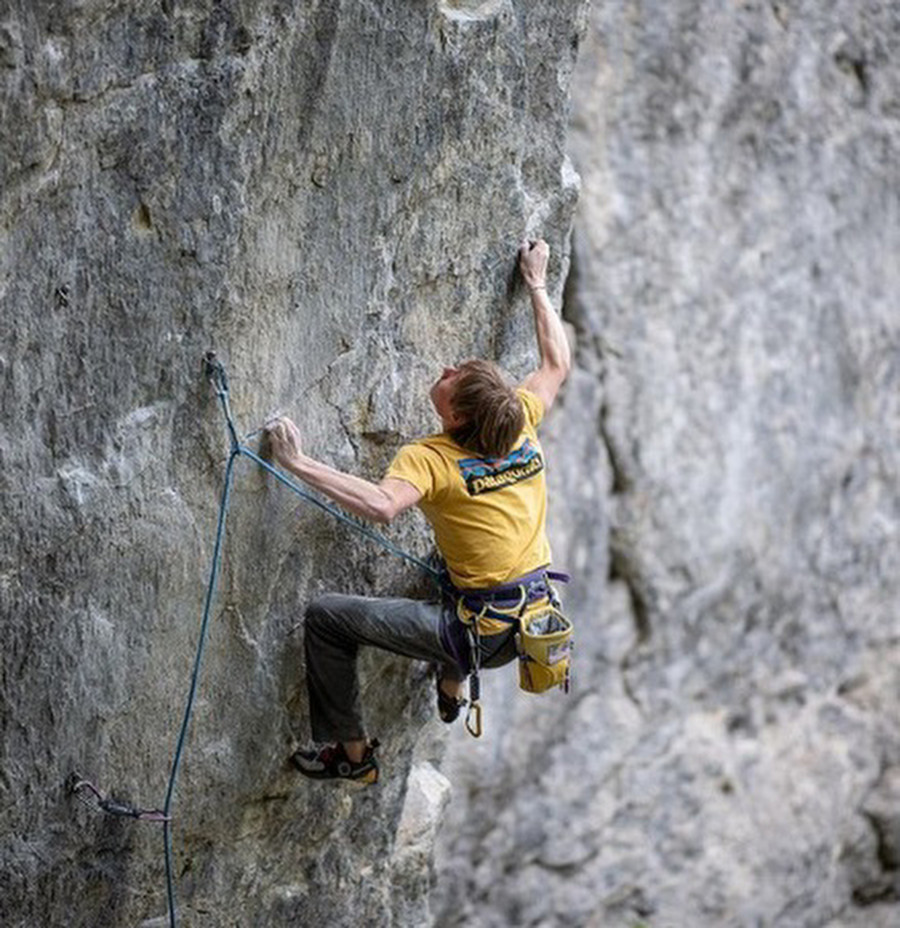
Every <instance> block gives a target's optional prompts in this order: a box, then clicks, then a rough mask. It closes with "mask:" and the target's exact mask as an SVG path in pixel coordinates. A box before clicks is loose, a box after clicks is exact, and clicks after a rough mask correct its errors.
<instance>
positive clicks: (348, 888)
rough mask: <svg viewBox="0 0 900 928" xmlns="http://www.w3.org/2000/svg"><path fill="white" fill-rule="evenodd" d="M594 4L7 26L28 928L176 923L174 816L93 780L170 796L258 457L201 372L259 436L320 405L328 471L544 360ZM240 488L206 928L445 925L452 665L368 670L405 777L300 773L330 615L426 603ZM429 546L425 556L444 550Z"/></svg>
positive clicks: (9, 766) (203, 817) (182, 867)
mask: <svg viewBox="0 0 900 928" xmlns="http://www.w3.org/2000/svg"><path fill="white" fill-rule="evenodd" d="M582 16H583V11H582V4H581V3H580V2H577V0H565V2H561V3H560V2H554V3H552V4H551V3H528V4H524V3H513V2H511V0H506V2H504V0H490V2H475V0H472V2H462V0H459V2H449V0H447V2H436V0H429V2H425V3H422V2H379V3H377V4H371V3H361V2H359V3H357V2H354V3H343V4H337V3H328V2H298V0H295V2H291V0H267V2H251V0H225V2H221V3H218V2H217V3H211V2H205V0H142V2H134V0H128V2H125V0H80V2H74V0H72V2H49V0H18V2H16V0H12V2H11V0H6V2H4V3H3V4H2V5H0V327H2V330H0V377H2V383H3V389H2V399H0V462H2V466H0V475H2V476H0V480H2V491H3V493H2V513H0V606H2V627H3V647H2V665H0V666H2V677H0V686H2V690H0V692H2V706H3V712H2V715H0V732H2V739H0V744H2V759H0V770H2V776H0V809H2V828H0V833H2V844H0V874H2V876H0V912H2V917H0V921H2V922H3V924H4V925H15V926H29V928H31V926H34V925H67V926H92V928H93V926H97V925H103V926H118V925H122V926H126V925H127V926H134V925H139V924H141V925H145V926H149V925H151V924H153V925H156V924H161V923H163V922H162V921H161V920H160V919H162V917H163V915H164V912H165V894H164V884H163V868H162V862H163V858H162V838H161V835H160V832H159V830H158V826H154V825H150V824H144V823H133V822H130V821H125V820H121V819H113V818H107V817H104V816H102V815H98V814H95V813H94V812H92V811H90V810H88V809H86V808H84V807H83V806H82V805H80V804H78V803H76V802H75V801H74V800H73V799H72V797H71V796H69V795H67V793H66V791H65V783H66V780H67V778H68V776H69V775H70V773H72V772H73V771H77V772H79V773H80V774H81V775H82V776H85V777H88V778H89V779H91V780H93V781H95V782H96V783H97V784H98V785H100V786H101V788H103V789H104V791H107V792H111V793H113V794H114V795H115V796H117V797H118V798H121V799H127V800H130V801H132V802H135V803H139V804H142V805H149V806H157V805H160V804H162V802H163V799H164V793H165V786H166V782H167V777H168V770H169V763H170V760H171V754H172V751H173V749H174V743H175V736H176V732H177V726H178V724H179V721H180V717H181V711H182V706H183V703H184V699H185V696H186V692H187V684H188V678H189V673H190V667H191V662H192V660H193V655H194V651H195V647H196V644H197V636H198V626H199V617H200V612H201V608H202V598H203V593H204V587H205V582H206V577H207V572H208V569H209V563H210V558H211V552H212V542H213V535H214V527H215V517H216V510H217V505H218V494H219V492H220V489H221V484H222V478H223V468H224V463H225V458H226V455H227V436H226V432H225V429H224V424H223V420H222V417H221V414H220V412H219V409H218V407H217V405H216V402H215V399H214V397H213V396H212V393H211V391H210V389H209V386H208V385H207V384H206V383H205V382H204V381H203V379H202V377H201V369H200V359H201V357H202V355H203V353H204V352H205V351H206V350H207V349H209V348H211V347H212V348H215V350H216V351H217V352H218V354H219V356H220V358H222V359H223V360H224V361H225V362H226V364H227V365H228V369H229V372H230V381H231V389H232V405H233V409H234V413H235V415H236V417H237V420H238V423H239V428H240V430H241V431H242V432H250V431H252V430H254V429H256V428H257V427H258V426H259V425H260V424H261V423H262V422H263V421H264V420H265V418H266V417H267V416H268V415H270V414H271V413H273V412H275V411H277V410H280V411H284V412H287V413H289V414H291V415H292V416H293V417H294V418H295V419H296V420H297V421H298V422H299V424H300V426H301V429H302V430H303V432H304V435H305V440H306V442H307V446H308V448H309V449H310V450H312V451H313V452H314V453H316V454H317V455H319V456H321V457H322V458H324V459H325V460H328V461H330V462H332V463H334V464H336V465H337V466H340V467H346V468H352V469H353V470H354V471H356V472H359V473H362V474H364V475H370V476H373V477H374V476H377V475H379V474H380V472H381V470H382V468H383V467H384V465H385V464H386V462H387V461H388V460H389V458H390V457H391V455H392V453H393V451H394V450H395V449H396V447H397V446H398V445H399V443H400V442H401V441H403V440H405V439H407V438H409V437H411V436H413V435H415V434H417V433H419V432H421V431H422V430H423V429H428V428H431V427H432V426H433V425H434V424H435V423H434V420H432V419H431V418H430V415H431V413H430V410H429V408H428V404H427V400H426V399H425V396H426V393H425V387H426V386H427V384H428V383H429V382H430V381H431V379H432V378H433V377H434V376H435V374H436V372H437V371H438V370H439V366H440V364H441V363H442V362H445V361H448V360H449V361H455V360H458V359H461V358H463V357H468V356H472V355H477V354H489V355H491V354H493V355H496V356H499V357H500V358H501V360H502V361H504V362H505V363H507V364H508V365H509V366H510V367H511V368H512V369H513V370H514V372H515V373H522V372H523V371H524V370H525V369H526V368H527V366H528V365H529V364H531V363H533V356H532V355H531V354H529V352H530V350H531V330H530V318H529V310H528V308H527V301H526V299H525V298H524V296H523V295H522V294H521V293H520V292H519V291H518V290H517V289H516V287H515V284H514V267H515V251H516V245H517V242H518V240H519V238H520V237H521V236H522V235H523V234H526V233H534V234H543V235H545V236H546V237H547V238H548V239H549V240H550V241H551V244H552V245H553V248H554V255H555V259H554V264H553V267H552V274H553V281H554V285H555V286H556V287H557V288H559V286H560V285H561V281H562V279H563V276H564V272H565V265H566V258H565V256H566V252H567V248H566V241H567V237H568V234H569V229H570V224H571V219H572V214H573V210H574V205H575V198H576V191H577V187H576V181H575V179H574V174H573V172H572V171H571V169H570V168H569V167H568V165H567V162H566V157H565V145H564V136H565V126H566V118H567V107H566V99H567V92H568V86H569V81H570V77H571V73H572V68H573V64H574V57H575V52H576V48H577V44H578V35H579V31H580V29H581V26H582V25H583V24H582V22H581V18H582ZM238 467H239V471H238V475H237V480H236V486H235V491H234V497H233V504H232V508H231V512H230V515H229V523H228V530H227V539H226V551H225V558H224V565H223V572H222V577H221V582H220V593H219V597H218V599H217V602H216V606H215V609H214V615H213V620H212V623H211V629H210V636H209V643H208V648H207V652H206V656H205V663H204V666H203V673H202V678H201V683H200V696H199V700H198V703H197V707H196V711H195V713H194V717H193V721H192V727H191V730H190V737H189V739H188V742H187V749H186V755H185V760H184V764H183V766H182V770H181V773H180V776H179V781H178V789H177V795H176V800H175V804H174V813H175V825H174V830H175V841H174V845H175V856H176V864H177V868H176V869H177V875H178V898H179V903H180V908H181V914H182V921H181V924H185V925H197V926H200V925H209V926H217V928H218V926H225V925H240V926H247V925H259V926H262V925H287V924H295V925H302V924H306V925H309V924H328V925H342V924H354V925H356V924H372V925H390V924H395V925H421V924H425V923H427V921H428V919H429V913H428V901H427V889H428V879H429V877H428V873H429V861H430V848H431V841H432V838H433V834H434V829H435V827H436V823H437V818H438V816H439V814H440V809H441V807H442V803H443V802H445V800H446V782H445V781H444V780H443V779H442V778H441V777H440V776H439V775H437V774H436V773H435V771H434V768H433V767H432V766H430V764H429V761H431V760H435V759H436V757H437V755H438V754H439V753H440V746H439V745H440V741H439V737H438V736H435V734H434V732H433V731H432V729H431V728H429V727H428V720H429V719H431V718H432V713H433V709H432V706H431V700H432V691H431V684H430V682H429V681H428V680H427V679H426V678H425V675H424V671H423V669H422V668H421V667H418V666H411V665H409V663H408V662H404V661H400V660H391V659H386V658H382V657H378V656H372V655H367V657H366V659H365V661H364V666H363V686H364V689H365V693H366V699H367V702H368V704H369V706H370V709H371V728H372V733H373V734H376V735H378V736H379V737H380V738H381V739H382V741H383V742H385V748H384V750H383V752H382V757H383V777H384V780H383V783H382V784H381V785H380V786H379V787H377V788H375V789H371V790H367V791H348V790H346V789H343V788H337V789H334V788H331V787H330V786H323V785H315V784H312V785H311V784H308V783H301V782H298V779H297V778H296V775H292V774H291V773H290V772H289V770H288V769H287V768H286V766H285V760H286V757H287V755H288V754H289V752H290V750H291V748H292V746H293V744H294V743H295V742H296V741H297V740H303V739H304V738H305V737H306V732H307V729H306V711H305V694H304V691H303V687H302V680H303V662H302V648H301V642H302V629H300V628H298V623H300V622H301V618H302V609H303V604H304V602H306V601H307V600H308V598H309V597H310V596H311V595H312V594H314V593H315V592H317V591H319V590H322V589H325V588H333V589H343V590H359V591H375V592H388V591H391V592H402V591H404V590H410V589H412V588H413V587H414V586H415V585H416V583H417V582H418V580H417V578H416V577H415V576H414V575H413V574H412V573H411V572H410V571H408V570H407V569H406V568H405V567H402V566H400V565H398V564H396V563H395V562H393V561H391V560H390V559H389V558H387V557H386V556H384V555H383V554H382V553H381V552H380V551H379V549H377V548H375V547H373V546H372V545H370V544H368V543H360V542H358V541H357V540H356V538H355V537H354V536H353V535H351V534H349V533H348V531H347V530H345V529H343V528H339V527H336V525H335V524H334V523H333V522H332V521H331V520H330V519H328V518H327V517H325V516H323V515H321V514H320V513H318V512H317V511H315V510H313V509H310V508H308V507H306V506H305V505H304V504H302V503H299V502H298V501H297V500H296V499H295V498H293V497H291V496H289V495H287V494H286V493H285V492H284V491H283V490H282V489H281V488H280V487H278V486H277V485H275V484H274V483H273V482H272V481H271V480H270V479H266V478H265V477H264V476H263V475H262V474H260V473H259V472H257V471H256V469H254V468H253V467H252V466H249V465H248V464H247V463H246V462H239V464H238ZM422 528H423V523H422V522H421V521H420V520H417V519H415V518H414V517H410V518H408V519H405V520H404V521H403V522H402V524H399V525H398V526H397V527H396V528H395V529H394V530H392V537H393V538H394V539H395V540H396V541H398V542H399V543H401V544H404V545H406V546H408V547H410V548H412V549H413V550H414V551H416V552H417V553H419V554H422V553H424V552H425V551H426V550H427V543H426V539H425V537H424V533H423V532H422ZM417 744H418V745H419V747H418V749H416V745H417ZM414 751H417V752H416V753H415V754H414ZM411 772H412V775H411V776H410V774H411ZM408 782H409V783H410V788H409V797H410V798H409V802H407V803H406V804H405V811H404V799H405V797H406V795H407V783H408Z"/></svg>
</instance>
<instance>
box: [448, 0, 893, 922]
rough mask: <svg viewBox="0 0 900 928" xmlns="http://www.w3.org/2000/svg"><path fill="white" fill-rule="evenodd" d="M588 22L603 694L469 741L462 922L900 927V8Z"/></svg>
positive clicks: (566, 511) (456, 856) (577, 435)
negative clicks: (899, 300) (899, 297)
mask: <svg viewBox="0 0 900 928" xmlns="http://www.w3.org/2000/svg"><path fill="white" fill-rule="evenodd" d="M592 15H593V20H592V26H591V29H590V32H589V39H588V40H586V42H585V43H584V46H583V48H582V53H581V55H580V58H579V71H578V73H577V76H576V82H575V89H574V97H573V120H572V136H571V144H572V148H573V153H574V160H575V162H576V166H577V168H578V170H579V172H580V173H581V175H582V182H583V190H582V198H581V203H580V212H579V216H578V219H577V221H576V234H575V239H574V247H573V264H572V267H573V274H572V276H571V278H570V282H569V285H568V288H567V299H566V315H567V317H568V319H569V320H570V321H571V323H572V324H573V325H574V326H575V328H576V330H577V336H578V339H577V342H578V360H579V365H580V371H579V372H578V374H577V376H576V378H575V379H574V381H573V382H572V384H571V386H570V388H569V390H568V393H567V395H566V397H565V399H564V404H563V409H562V411H561V413H560V415H559V418H557V420H556V421H555V422H554V425H553V427H554V429H555V430H556V432H555V434H556V435H557V436H558V439H559V441H558V442H557V443H556V444H555V445H554V446H553V449H554V450H553V453H554V454H555V456H556V457H555V459H554V458H552V457H551V460H550V464H549V470H548V472H549V473H552V475H553V477H554V481H555V483H554V490H555V506H556V508H555V512H554V540H555V543H556V554H557V558H556V559H557V561H558V562H559V564H560V565H566V564H568V565H570V566H571V567H572V568H573V569H574V570H575V571H576V573H577V582H576V583H575V584H574V585H573V589H572V591H571V593H570V596H569V610H570V612H571V613H572V615H573V617H574V618H575V619H576V621H577V624H578V626H579V631H578V651H577V658H576V675H577V676H576V680H577V686H576V691H575V695H574V696H573V697H570V698H569V699H568V700H566V699H565V698H564V697H562V696H560V697H559V698H557V699H554V698H552V697H549V698H546V699H545V698H543V697H541V698H540V699H538V700H534V699H529V698H528V697H525V696H521V697H520V698H519V699H518V700H516V701H514V702H511V703H510V702H509V701H506V702H504V696H503V694H504V693H505V692H508V689H509V687H510V686H511V685H512V682H511V681H510V680H504V681H496V682H495V683H494V685H493V687H494V688H492V690H491V692H490V693H489V694H488V697H487V699H486V702H487V706H488V708H487V712H488V717H487V725H488V728H489V735H488V738H487V739H486V742H485V743H484V744H480V745H471V744H464V743H462V742H461V739H460V742H457V741H454V743H453V746H452V750H451V761H452V763H451V764H450V765H449V767H448V768H447V769H452V770H453V773H452V774H451V780H453V781H454V782H455V781H461V782H462V783H463V784H464V789H463V794H464V795H467V797H468V807H467V808H466V809H465V810H460V809H459V808H458V805H457V804H452V805H451V817H450V821H449V822H448V824H447V826H446V827H445V829H444V832H443V835H444V837H443V846H442V858H443V860H444V864H443V866H444V867H445V868H446V870H447V876H446V879H445V880H444V882H443V884H442V887H441V891H440V902H439V908H440V911H441V917H440V919H439V923H440V924H442V925H447V926H450V925H456V924H460V925H462V924H464V923H465V924H478V925H479V926H505V925H510V924H515V925H521V926H526V925H541V926H550V925H553V926H564V925H572V926H597V928H600V926H603V928H619V926H622V928H626V926H628V928H632V926H635V925H638V924H641V925H646V926H653V928H662V926H665V928H681V926H686V925H691V926H711V928H712V926H716V928H721V926H763V925H765V926H776V925H777V926H779V928H786V926H810V928H813V926H815V928H819V926H833V928H837V926H856V925H859V926H863V925H865V926H878V925H883V926H887V925H896V924H900V902H898V900H900V857H898V846H900V832H898V814H897V800H898V796H900V794H898V777H900V725H898V722H897V719H898V700H900V617H898V604H900V491H898V486H900V479H898V478H900V473H898V448H900V400H898V397H900V312H898V305H897V293H898V289H900V222H898V216H900V67H898V64H897V62H898V60H900V58H898V53H900V18H898V15H897V12H896V8H895V7H894V5H892V4H884V3H879V2H865V3H857V2H850V0H846V2H841V0H838V2H832V3H827V4H820V3H814V2H812V0H802V2H797V3H777V2H771V3H769V2H742V3H727V4H721V3H715V2H709V0H677V2H671V3H665V4H663V3H659V4H652V3H644V4H639V3H630V2H604V0H599V2H597V3H595V4H594V7H593V14H592ZM588 432H589V433H590V434H587V433H588ZM570 451H571V452H572V453H571V454H570ZM592 525H594V527H593V528H591V527H590V526H592ZM607 577H608V579H607Z"/></svg>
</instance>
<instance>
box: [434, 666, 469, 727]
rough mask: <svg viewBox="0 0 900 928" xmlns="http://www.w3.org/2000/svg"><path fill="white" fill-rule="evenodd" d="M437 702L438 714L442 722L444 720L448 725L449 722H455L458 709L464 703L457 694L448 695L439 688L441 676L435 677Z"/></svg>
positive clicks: (457, 716)
mask: <svg viewBox="0 0 900 928" xmlns="http://www.w3.org/2000/svg"><path fill="white" fill-rule="evenodd" d="M437 704H438V715H439V716H440V717H441V721H442V722H446V723H447V724H448V725H449V724H450V723H451V722H455V721H456V720H457V719H458V718H459V710H460V709H462V707H463V706H464V705H465V704H466V700H465V699H461V698H459V697H458V696H448V695H447V694H446V693H445V692H444V690H443V689H442V688H441V678H440V676H438V678H437Z"/></svg>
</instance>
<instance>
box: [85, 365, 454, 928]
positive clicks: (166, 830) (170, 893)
mask: <svg viewBox="0 0 900 928" xmlns="http://www.w3.org/2000/svg"><path fill="white" fill-rule="evenodd" d="M204 370H205V373H206V376H207V378H208V379H209V381H210V383H211V384H212V386H213V389H214V390H215V391H216V395H217V396H218V398H219V402H220V404H221V406H222V412H223V413H224V415H225V422H226V425H227V427H228V435H229V438H230V440H231V448H230V451H229V455H228V464H227V465H226V467H225V485H224V487H223V488H222V497H221V502H220V504H219V517H218V523H217V526H216V541H215V545H214V547H213V554H212V566H211V567H210V571H209V583H208V584H207V587H206V599H205V601H204V604H203V618H202V620H201V622H200V636H199V640H198V642H197V651H196V654H195V656H194V667H193V671H192V672H191V684H190V688H189V689H188V696H187V701H186V703H185V707H184V714H183V715H182V719H181V728H180V729H179V731H178V740H177V742H176V744H175V753H174V755H173V757H172V768H171V771H170V773H169V784H168V787H167V788H166V800H165V803H164V805H163V807H162V809H139V808H135V807H133V806H131V805H128V804H127V803H123V802H119V801H117V800H114V799H111V798H109V797H104V796H103V795H102V794H101V793H100V791H99V790H98V789H97V788H96V787H95V786H94V785H93V784H92V783H90V782H89V781H88V780H84V779H82V778H81V777H80V776H79V775H78V774H77V773H73V774H72V775H71V777H70V780H71V784H70V786H69V789H70V791H71V792H72V793H73V794H74V795H76V796H79V797H81V796H83V795H86V794H87V793H90V794H91V795H92V796H93V799H94V801H95V802H96V804H97V808H99V809H101V810H102V811H104V812H107V813H109V814H111V815H119V816H125V817H130V818H134V819H140V820H143V821H152V822H161V823H162V826H163V844H164V850H165V861H166V896H167V899H168V908H169V925H170V928H177V907H176V900H175V873H174V870H175V867H174V859H173V857H174V855H173V853H172V802H173V800H174V798H175V783H176V780H177V779H178V769H179V767H180V765H181V760H182V757H183V755H184V746H185V742H186V740H187V733H188V728H189V726H190V722H191V715H192V714H193V711H194V702H195V700H196V696H197V689H198V687H199V683H200V668H201V666H202V664H203V651H204V648H205V645H206V639H207V637H208V630H209V619H210V615H211V613H212V605H213V601H214V599H215V593H216V585H217V583H218V579H219V569H220V566H221V562H222V547H223V542H224V538H225V520H226V518H227V516H228V507H229V504H230V502H231V488H232V481H233V479H234V465H235V462H236V461H237V459H238V458H239V457H242V456H243V457H246V458H249V459H250V460H251V461H254V462H255V463H256V464H258V465H259V466H260V467H262V468H263V469H264V470H265V471H266V472H267V473H269V474H271V475H272V476H273V477H275V479H276V480H278V482H279V483H281V484H283V485H284V486H286V487H287V488H288V489H289V490H291V491H292V492H293V493H295V494H296V495H297V496H299V497H300V498H301V499H303V500H305V501H306V502H308V503H312V504H313V505H314V506H316V507H318V508H319V509H321V510H323V511H324V512H327V513H328V514H329V515H331V516H333V517H334V518H336V519H337V520H338V521H340V522H343V523H344V524H345V525H347V526H348V527H349V528H351V529H352V530H353V531H355V532H358V533H359V534H361V535H364V536H365V537H366V538H368V539H370V540H371V541H374V542H377V543H378V544H380V545H381V546H382V547H383V548H385V549H386V550H387V551H389V552H390V553H391V554H394V555H396V556H397V557H399V558H402V559H403V560H405V561H408V562H409V563H411V564H414V565H415V566H416V567H418V568H419V569H420V570H422V571H424V572H425V573H426V574H427V575H428V576H429V577H430V578H431V579H432V580H434V582H435V583H436V584H438V586H440V585H441V583H442V577H441V574H440V572H439V571H437V570H435V568H434V567H432V566H431V565H430V564H428V563H427V562H426V561H423V560H422V559H421V558H418V557H416V556H415V555H413V554H410V553H409V552H407V551H404V550H403V549H402V548H401V547H399V545H396V544H394V542H392V541H391V540H390V539H389V538H386V537H385V536H384V535H382V534H380V533H379V532H376V531H373V530H372V529H370V528H369V527H368V526H366V525H363V524H362V523H361V522H358V521H357V520H356V519H353V518H351V517H350V516H348V515H347V514H346V513H345V512H342V511H341V510H340V509H339V508H338V507H337V506H335V505H333V504H332V503H330V502H326V501H325V500H322V499H320V498H319V497H318V496H316V495H315V494H313V493H311V492H310V491H308V490H306V489H305V488H304V487H302V486H300V485H299V484H298V483H295V482H294V481H293V480H290V479H289V478H287V477H285V476H284V474H282V473H281V472H280V471H278V470H277V469H276V468H274V467H272V465H271V464H269V462H268V461H265V460H263V459H262V458H261V457H260V456H259V455H258V454H256V453H255V452H254V451H251V450H250V449H249V448H248V447H247V446H246V445H243V444H242V443H241V441H240V440H239V439H238V433H237V429H236V428H235V425H234V417H233V416H232V414H231V405H230V403H229V401H228V377H227V375H226V373H225V368H224V366H223V365H222V363H221V361H219V360H217V358H216V356H215V354H214V353H213V352H209V353H207V355H206V359H205V365H204ZM259 431H262V430H257V431H256V432H254V433H253V435H256V434H259ZM248 437H252V436H248ZM82 801H84V800H82Z"/></svg>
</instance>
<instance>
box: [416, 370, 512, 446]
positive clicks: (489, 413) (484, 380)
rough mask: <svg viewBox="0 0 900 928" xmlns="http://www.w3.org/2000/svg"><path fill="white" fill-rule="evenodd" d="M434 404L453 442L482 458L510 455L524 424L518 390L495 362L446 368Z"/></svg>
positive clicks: (433, 392)
mask: <svg viewBox="0 0 900 928" xmlns="http://www.w3.org/2000/svg"><path fill="white" fill-rule="evenodd" d="M431 402H432V403H433V404H434V408H435V409H436V410H437V413H438V415H439V416H440V417H441V423H442V424H443V426H444V429H445V430H446V431H447V432H449V433H450V436H451V437H452V438H453V440H454V441H455V442H456V443H457V444H458V445H460V446H461V447H462V448H465V449H466V450H467V451H472V452H474V453H475V454H477V455H480V456H481V457H502V456H503V455H505V454H508V453H509V451H510V450H511V449H512V447H513V445H514V444H515V442H516V439H517V438H518V437H519V434H520V433H521V431H522V429H523V427H524V425H525V412H524V410H523V409H522V402H521V400H520V399H519V397H518V396H517V395H516V391H515V388H514V387H513V386H512V385H511V384H510V383H509V381H508V380H507V378H506V375H505V374H504V373H503V371H502V370H501V369H500V368H499V367H498V366H497V365H496V364H494V363H493V362H492V361H464V362H463V363H462V364H460V365H459V367H447V368H444V372H443V374H441V377H440V379H439V380H438V381H437V382H436V383H435V384H434V386H433V387H432V388H431Z"/></svg>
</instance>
